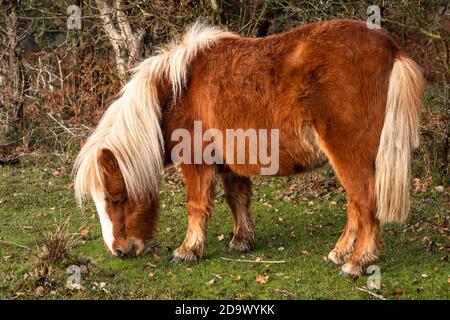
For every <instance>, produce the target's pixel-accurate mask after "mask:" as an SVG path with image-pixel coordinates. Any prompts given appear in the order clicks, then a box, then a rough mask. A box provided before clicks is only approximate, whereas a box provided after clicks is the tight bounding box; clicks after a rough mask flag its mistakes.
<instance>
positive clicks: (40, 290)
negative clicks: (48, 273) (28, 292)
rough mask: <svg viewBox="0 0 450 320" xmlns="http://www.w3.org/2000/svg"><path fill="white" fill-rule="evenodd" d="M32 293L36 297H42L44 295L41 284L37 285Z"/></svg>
mask: <svg viewBox="0 0 450 320" xmlns="http://www.w3.org/2000/svg"><path fill="white" fill-rule="evenodd" d="M34 293H35V294H36V295H37V296H38V297H42V296H43V295H44V287H43V286H39V287H37V288H36V289H34Z"/></svg>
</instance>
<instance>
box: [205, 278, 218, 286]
mask: <svg viewBox="0 0 450 320" xmlns="http://www.w3.org/2000/svg"><path fill="white" fill-rule="evenodd" d="M215 282H216V280H214V279H211V280H209V281H208V282H207V283H206V284H207V285H208V286H211V285H213V284H214V283H215Z"/></svg>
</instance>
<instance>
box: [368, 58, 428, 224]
mask: <svg viewBox="0 0 450 320" xmlns="http://www.w3.org/2000/svg"><path fill="white" fill-rule="evenodd" d="M423 87H424V80H423V77H422V72H421V71H420V68H419V66H418V65H417V64H416V63H415V62H414V61H413V60H411V59H410V58H408V57H407V56H406V55H403V54H399V55H397V58H396V59H395V61H394V65H393V68H392V71H391V75H390V78H389V89H388V93H387V104H386V114H385V119H384V126H383V130H382V132H381V138H380V146H379V149H378V155H377V158H376V175H375V190H376V195H377V207H378V213H377V217H378V219H379V221H380V222H381V223H384V222H404V221H405V220H406V218H407V217H408V213H409V207H410V200H409V198H410V196H409V186H410V175H411V153H412V151H413V150H414V149H415V148H417V147H418V145H419V116H420V109H421V105H422V94H423Z"/></svg>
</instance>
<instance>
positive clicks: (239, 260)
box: [220, 257, 286, 264]
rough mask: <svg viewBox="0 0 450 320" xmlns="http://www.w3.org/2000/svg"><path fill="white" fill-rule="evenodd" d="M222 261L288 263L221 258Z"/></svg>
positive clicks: (282, 261)
mask: <svg viewBox="0 0 450 320" xmlns="http://www.w3.org/2000/svg"><path fill="white" fill-rule="evenodd" d="M220 259H222V260H227V261H235V262H246V263H274V264H275V263H285V262H286V261H284V260H277V261H268V260H242V259H230V258H225V257H220Z"/></svg>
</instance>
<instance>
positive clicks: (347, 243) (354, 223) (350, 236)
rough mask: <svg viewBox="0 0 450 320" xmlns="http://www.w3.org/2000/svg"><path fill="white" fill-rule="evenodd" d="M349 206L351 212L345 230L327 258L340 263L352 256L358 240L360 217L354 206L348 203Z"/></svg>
mask: <svg viewBox="0 0 450 320" xmlns="http://www.w3.org/2000/svg"><path fill="white" fill-rule="evenodd" d="M347 208H348V211H349V213H348V216H347V222H346V223H345V227H344V230H343V231H342V233H341V236H340V237H339V240H338V241H337V242H336V245H335V246H334V249H333V250H331V252H330V253H329V254H328V260H327V261H329V262H332V263H334V264H338V265H340V264H344V263H345V262H347V260H348V259H349V258H350V255H351V254H352V252H353V246H354V243H355V240H356V231H357V229H358V219H357V215H356V214H355V212H354V208H353V206H352V205H351V204H350V203H348V204H347ZM350 211H352V212H350Z"/></svg>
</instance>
